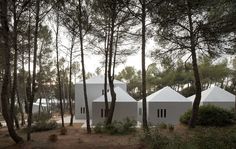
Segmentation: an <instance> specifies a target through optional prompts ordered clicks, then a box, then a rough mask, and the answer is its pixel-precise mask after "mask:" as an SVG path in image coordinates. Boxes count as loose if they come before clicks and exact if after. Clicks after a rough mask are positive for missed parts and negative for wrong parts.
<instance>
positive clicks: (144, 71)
mask: <svg viewBox="0 0 236 149" xmlns="http://www.w3.org/2000/svg"><path fill="white" fill-rule="evenodd" d="M141 5H142V95H143V96H142V97H143V128H144V130H148V124H147V103H146V96H147V93H146V67H145V66H146V64H145V51H146V49H145V48H146V39H145V38H146V25H145V23H146V0H143V1H142V4H141Z"/></svg>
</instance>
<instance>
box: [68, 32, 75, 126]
mask: <svg viewBox="0 0 236 149" xmlns="http://www.w3.org/2000/svg"><path fill="white" fill-rule="evenodd" d="M74 44H75V36H74V35H72V40H71V48H70V72H69V105H70V126H73V117H74V114H73V109H72V60H73V48H74Z"/></svg>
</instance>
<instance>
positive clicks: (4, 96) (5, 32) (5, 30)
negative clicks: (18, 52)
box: [0, 0, 23, 143]
mask: <svg viewBox="0 0 236 149" xmlns="http://www.w3.org/2000/svg"><path fill="white" fill-rule="evenodd" d="M7 9H8V3H7V0H1V1H0V12H1V15H0V17H1V19H0V20H1V28H2V33H1V36H2V37H3V38H2V39H3V41H4V43H3V45H2V49H3V51H4V56H5V61H4V70H5V74H4V78H3V84H2V93H1V102H2V114H3V117H4V119H5V121H6V123H7V127H8V132H9V134H10V136H11V138H12V139H13V140H14V141H15V142H16V143H20V142H23V139H22V138H21V137H20V136H18V135H17V133H16V132H15V130H14V125H13V120H12V119H11V116H10V114H9V113H8V112H9V106H8V99H9V91H10V88H9V84H10V79H11V78H10V76H11V74H10V67H11V63H10V58H11V51H10V46H9V34H10V31H9V27H8V20H7V16H8V12H7Z"/></svg>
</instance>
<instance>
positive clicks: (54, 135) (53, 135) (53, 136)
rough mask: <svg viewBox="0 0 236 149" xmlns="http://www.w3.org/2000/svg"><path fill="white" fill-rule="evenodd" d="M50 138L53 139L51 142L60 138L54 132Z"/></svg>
mask: <svg viewBox="0 0 236 149" xmlns="http://www.w3.org/2000/svg"><path fill="white" fill-rule="evenodd" d="M48 139H49V141H51V142H56V141H57V140H58V137H57V135H56V134H52V135H50V136H49V138H48Z"/></svg>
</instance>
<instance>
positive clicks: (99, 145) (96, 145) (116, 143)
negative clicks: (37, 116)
mask: <svg viewBox="0 0 236 149" xmlns="http://www.w3.org/2000/svg"><path fill="white" fill-rule="evenodd" d="M80 126H81V124H76V125H75V126H73V127H67V130H68V133H67V135H64V136H63V135H60V129H56V130H51V131H46V132H37V133H32V139H33V140H32V141H31V142H27V143H25V144H21V145H15V144H14V142H13V141H12V140H11V138H10V137H9V135H8V133H7V129H6V128H2V129H0V148H6V149H21V148H22V149H23V148H24V149H31V148H33V149H73V148H75V149H121V148H122V149H138V148H140V149H141V148H144V147H143V146H142V145H141V144H140V142H139V140H138V137H137V135H135V134H131V135H122V136H117V135H107V134H91V135H89V134H87V133H86V131H85V129H82V128H80ZM52 134H56V135H58V141H57V142H51V141H49V139H48V138H49V136H50V135H52ZM21 135H22V134H21ZM24 137H25V136H24Z"/></svg>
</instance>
